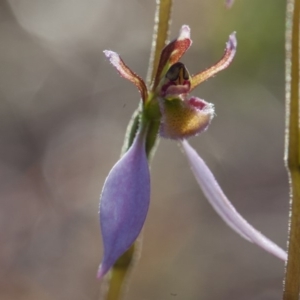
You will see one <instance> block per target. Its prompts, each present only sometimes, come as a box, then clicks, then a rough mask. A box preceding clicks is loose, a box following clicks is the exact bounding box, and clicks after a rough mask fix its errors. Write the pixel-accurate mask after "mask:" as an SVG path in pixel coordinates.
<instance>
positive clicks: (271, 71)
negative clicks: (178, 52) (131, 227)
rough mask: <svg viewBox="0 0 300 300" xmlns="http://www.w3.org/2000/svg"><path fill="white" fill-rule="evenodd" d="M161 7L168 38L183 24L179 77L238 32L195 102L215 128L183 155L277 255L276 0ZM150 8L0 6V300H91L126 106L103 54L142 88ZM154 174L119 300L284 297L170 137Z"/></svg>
mask: <svg viewBox="0 0 300 300" xmlns="http://www.w3.org/2000/svg"><path fill="white" fill-rule="evenodd" d="M174 2H175V3H174V9H173V21H172V26H171V38H174V37H176V35H177V33H178V31H179V28H180V27H181V25H182V24H189V25H190V26H191V29H192V39H193V46H192V48H191V49H190V50H189V51H188V53H187V54H186V55H185V57H184V58H183V62H184V63H186V65H187V67H188V68H189V71H190V72H191V73H196V72H198V71H200V70H203V69H205V68H206V67H209V66H211V65H212V64H213V63H214V62H216V61H217V60H218V59H219V58H220V57H221V56H222V54H223V50H224V46H225V42H226V41H227V38H228V35H229V34H230V33H231V32H232V31H237V38H238V51H237V55H236V57H235V59H234V62H233V63H232V65H231V66H230V67H229V68H228V69H227V70H226V71H223V72H221V73H220V74H218V75H217V76H216V77H215V78H213V79H210V80H209V81H207V82H205V83H203V84H202V85H201V86H200V87H198V88H197V89H196V90H195V91H194V94H195V95H197V96H198V97H201V98H203V99H205V100H207V101H209V102H212V103H214V104H215V107H216V114H217V116H216V117H215V119H214V120H213V122H212V124H211V126H210V128H209V130H208V131H207V132H205V133H204V134H202V135H200V136H198V137H196V138H193V139H192V140H191V144H192V145H193V146H194V147H195V148H196V149H197V151H198V152H199V154H200V155H201V156H202V157H203V158H204V159H205V161H206V162H207V164H208V165H209V166H210V167H211V169H212V170H213V172H214V174H215V176H216V178H217V179H218V180H219V183H220V185H221V186H222V187H223V189H224V191H225V193H226V194H227V196H228V197H229V198H230V199H231V201H232V202H233V204H234V205H235V206H236V208H237V210H238V211H239V212H240V213H241V214H242V215H243V216H245V218H246V219H247V220H248V221H249V222H250V223H251V224H253V225H254V226H255V227H256V228H258V229H259V230H261V231H262V232H263V233H264V234H265V235H266V236H268V237H270V238H271V239H273V240H274V241H275V242H277V243H278V244H279V245H280V246H282V247H284V248H285V246H286V239H287V227H288V202H289V197H288V180H287V174H286V171H285V168H284V163H283V152H284V122H285V121H284V26H285V1H283V0H282V1H274V0H264V1H261V0H251V1H245V0H244V1H242V0H236V3H235V5H234V6H233V7H232V9H231V10H227V9H226V8H225V6H224V1H223V0H210V1H200V0H197V1H196V0H185V1H174ZM154 11H155V1H154V0H151V1H139V0H110V1H109V0H89V1H80V0H54V1H41V0H27V1H18V0H2V1H1V2H0V65H1V68H0V96H1V101H0V114H1V117H0V124H1V126H0V245H1V246H0V299H1V300H11V299H14V300H29V299H30V300H48V299H51V300H53V299H56V300H69V299H70V300H71V299H72V300H96V299H100V296H99V295H100V289H101V286H100V282H98V281H97V280H96V278H95V276H96V271H97V268H98V264H99V262H100V259H101V257H102V241H101V236H100V230H99V225H98V223H99V222H98V201H99V200H98V199H99V194H100V192H101V189H102V185H103V182H104V180H105V177H106V175H107V174H108V172H109V170H110V169H111V167H112V166H113V164H114V163H115V162H116V160H117V159H118V158H119V154H120V149H121V146H122V143H123V138H124V133H125V128H126V126H127V123H128V121H129V119H130V117H131V114H132V112H133V111H134V109H135V108H136V107H137V104H138V101H139V93H138V91H137V90H136V89H135V87H134V86H133V85H132V84H131V83H129V82H128V81H126V80H124V79H122V78H120V76H119V75H118V74H117V72H116V71H115V70H114V69H113V68H112V66H111V65H110V64H109V62H108V61H107V60H106V59H105V57H104V55H103V53H102V51H103V50H104V49H110V50H114V51H116V52H118V53H120V54H121V56H122V57H123V59H124V60H125V61H126V63H127V64H128V65H129V66H130V67H131V68H132V69H133V70H135V71H136V72H137V73H138V74H140V75H141V76H142V77H145V75H146V71H147V65H148V58H149V53H150V44H151V37H152V28H153V19H154ZM151 172H152V200H151V205H150V211H149V214H148V217H147V221H146V224H145V227H144V231H143V236H144V241H143V249H142V256H141V259H140V261H139V263H138V264H137V265H136V267H135V269H134V271H133V272H132V274H131V277H130V283H129V286H128V293H127V298H126V299H132V300H135V299H137V300H153V299H162V300H167V299H178V300H179V299H184V300H186V299H189V300H198V299H206V300H217V299H218V300H219V299H243V300H248V299H256V300H259V299H263V300H268V299H280V298H281V290H282V279H283V273H284V263H283V262H282V261H279V260H278V259H276V258H274V257H272V256H271V255H269V254H267V253H265V252H264V251H263V250H261V249H259V248H258V247H256V246H255V245H252V244H250V243H248V242H246V241H245V240H243V239H242V238H240V237H239V236H238V235H237V234H236V233H235V232H233V231H232V230H231V229H229V228H228V227H227V226H226V225H225V224H224V223H223V221H222V220H221V219H220V218H219V217H218V216H217V215H216V213H215V212H214V211H213V210H212V208H211V207H210V205H209V204H208V203H207V201H206V199H205V198H204V196H203V194H202V192H201V190H200V189H199V187H198V185H197V183H196V181H195V180H194V178H193V176H192V173H191V171H190V170H189V167H188V164H187V161H186V159H185V157H184V156H183V155H182V153H181V152H180V150H179V148H178V147H177V145H176V143H175V142H174V141H169V140H161V142H160V145H159V148H158V150H157V152H156V155H155V157H154V160H153V163H152V167H151Z"/></svg>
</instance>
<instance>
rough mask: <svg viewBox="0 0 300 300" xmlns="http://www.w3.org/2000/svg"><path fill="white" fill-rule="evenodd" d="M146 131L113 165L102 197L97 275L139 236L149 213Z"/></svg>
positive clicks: (99, 276) (103, 271) (105, 270)
mask: <svg viewBox="0 0 300 300" xmlns="http://www.w3.org/2000/svg"><path fill="white" fill-rule="evenodd" d="M144 144H145V142H144V133H142V132H139V133H138V134H137V136H136V138H135V141H134V143H133V144H132V146H131V148H130V149H129V150H128V151H127V152H126V153H125V154H124V156H123V157H122V158H121V159H120V160H119V161H118V162H117V163H116V164H115V166H114V167H113V168H112V170H111V171H110V173H109V174H108V177H107V178H106V181H105V183H104V187H103V190H102V194H101V197H100V212H99V213H100V224H101V231H102V239H103V245H104V257H103V260H102V263H101V265H100V267H99V270H98V274H97V277H98V278H99V279H100V278H102V277H103V276H104V275H105V274H106V273H107V272H108V270H109V269H110V268H111V267H112V266H113V264H114V263H115V262H116V260H117V259H118V258H119V257H120V256H121V255H122V254H123V253H124V252H125V251H126V250H128V249H129V247H130V246H131V245H132V244H133V242H134V241H135V240H136V238H137V237H138V235H139V233H140V231H141V229H142V227H143V225H144V222H145V219H146V215H147V212H148V207H149V200H150V174H149V166H148V161H147V157H146V152H145V145H144Z"/></svg>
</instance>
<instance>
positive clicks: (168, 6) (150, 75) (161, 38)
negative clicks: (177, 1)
mask: <svg viewBox="0 0 300 300" xmlns="http://www.w3.org/2000/svg"><path fill="white" fill-rule="evenodd" d="M172 2H173V0H156V12H155V19H154V22H155V24H154V32H153V37H152V45H151V53H150V60H149V67H148V72H147V80H146V83H147V86H148V88H150V86H151V83H152V81H153V79H154V77H155V74H156V71H157V67H158V63H159V57H160V53H161V51H162V49H163V48H164V46H165V45H166V43H167V41H168V37H169V26H170V21H171V11H172Z"/></svg>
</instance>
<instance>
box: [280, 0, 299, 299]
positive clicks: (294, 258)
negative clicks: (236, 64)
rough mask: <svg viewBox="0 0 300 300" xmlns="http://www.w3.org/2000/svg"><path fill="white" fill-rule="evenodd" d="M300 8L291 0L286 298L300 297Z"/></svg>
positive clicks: (287, 130)
mask: <svg viewBox="0 0 300 300" xmlns="http://www.w3.org/2000/svg"><path fill="white" fill-rule="evenodd" d="M299 10H300V0H288V4H287V24H286V25H287V34H286V38H287V44H286V50H287V60H286V144H285V162H286V167H287V169H288V174H289V181H290V197H291V198H290V205H291V208H290V224H289V242H288V261H287V265H286V274H285V286H284V293H283V299H284V300H298V299H299V293H300V168H299V167H300V164H299V157H300V147H299V142H300V139H299V21H300V11H299Z"/></svg>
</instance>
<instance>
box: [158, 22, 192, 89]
mask: <svg viewBox="0 0 300 300" xmlns="http://www.w3.org/2000/svg"><path fill="white" fill-rule="evenodd" d="M190 32H191V30H190V27H189V26H187V25H183V26H182V27H181V29H180V32H179V36H178V38H177V39H175V40H173V41H172V42H170V43H169V44H167V45H166V47H165V48H164V49H163V50H162V52H161V55H160V60H159V64H158V68H157V72H156V76H155V80H154V85H153V90H155V89H156V87H157V86H158V84H159V82H160V80H161V79H162V77H164V75H165V73H166V72H167V71H168V69H169V68H170V66H171V65H173V64H175V63H176V62H178V61H179V60H180V58H181V57H182V55H183V54H184V53H185V52H186V51H187V50H188V49H189V47H190V46H191V44H192V40H191V38H190V35H191V33H190Z"/></svg>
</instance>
